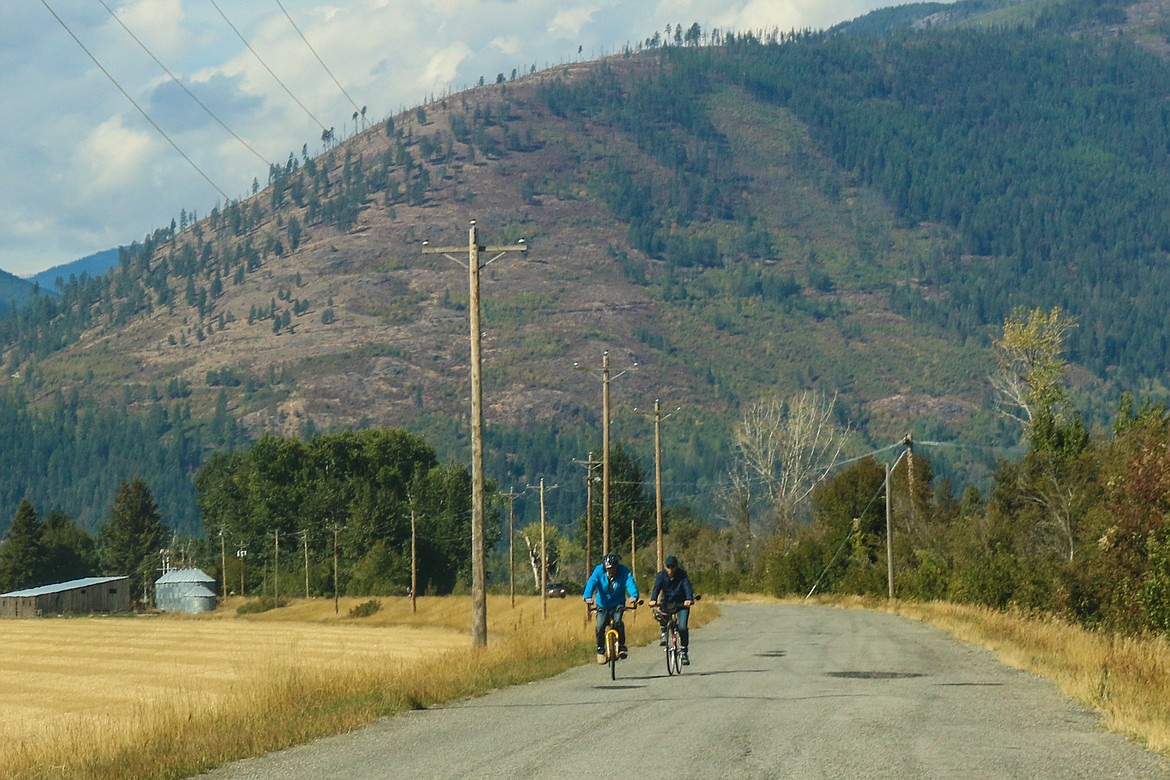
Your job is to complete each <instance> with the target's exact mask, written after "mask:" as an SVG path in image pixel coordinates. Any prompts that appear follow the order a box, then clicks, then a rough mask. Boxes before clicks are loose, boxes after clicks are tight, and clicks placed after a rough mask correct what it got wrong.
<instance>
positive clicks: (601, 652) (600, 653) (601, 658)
mask: <svg viewBox="0 0 1170 780" xmlns="http://www.w3.org/2000/svg"><path fill="white" fill-rule="evenodd" d="M597 663H599V664H603V663H605V648H604V647H599V648H597Z"/></svg>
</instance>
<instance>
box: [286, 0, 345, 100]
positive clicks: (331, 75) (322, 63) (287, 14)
mask: <svg viewBox="0 0 1170 780" xmlns="http://www.w3.org/2000/svg"><path fill="white" fill-rule="evenodd" d="M276 4H277V5H278V6H280V10H281V11H284V16H285V18H286V19H288V23H289V24H291V25H292V28H293V29H294V30H296V31H297V35H299V36H301V40H302V41H304V42H305V46H308V47H309V51H311V52H313V56H314V57H316V58H317V62H319V63H321V67H322V68H324V69H325V72H326V73H328V74H329V78H331V79H333V83H334V84H336V85H337V88H338V89H340V90H341V94H343V95H345V98H346V100H348V101H349V104H350V105H351V106H353V110H354V111H357V112H359V113H361V115H362V119H363V120H364V119H365V111H364V110H363V109H360V108H358V104H357V103H356V102H355V101H354V99H353V98H351V97H350V96H349V93H348V92H346V91H345V87H343V86H341V82H340V81H338V80H337V77H336V76H334V75H333V71H331V70H329V66H328V65H326V64H325V61H324V60H323V59H321V55H320V54H318V53H317V50H316V49H314V48H313V44H311V43H309V39H308V38H306V37H305V34H304V33H303V32H301V28H300V27H297V23H296V22H294V21H293V18H292V16H290V15H289V13H288V11H287V10H286V9H285V7H284V3H282V2H280V0H276Z"/></svg>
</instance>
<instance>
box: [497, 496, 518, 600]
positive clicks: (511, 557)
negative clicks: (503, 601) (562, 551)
mask: <svg viewBox="0 0 1170 780" xmlns="http://www.w3.org/2000/svg"><path fill="white" fill-rule="evenodd" d="M501 495H503V496H504V497H506V498H507V499H508V593H509V594H510V595H511V597H512V608H513V609H515V608H516V556H515V554H514V553H513V552H512V550H513V538H514V537H515V535H516V496H518V495H520V493H517V492H516V489H515V488H508V492H507V493H501Z"/></svg>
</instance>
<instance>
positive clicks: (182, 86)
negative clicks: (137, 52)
mask: <svg viewBox="0 0 1170 780" xmlns="http://www.w3.org/2000/svg"><path fill="white" fill-rule="evenodd" d="M98 2H100V3H101V4H102V7H103V8H105V9H106V11H108V12H109V14H110V16H112V17H114V21H116V22H117V23H118V24H120V25H121V26H122V29H123V30H125V31H126V34H127V35H129V36H130V37H131V38H133V39H134V42H135V43H137V44H138V45H139V46H141V47H142V50H143V51H144V52H146V53H147V54H149V55H150V58H151V59H152V60H154V61H155V63H156V64H157V65H158V66H159V67H160V68H162V69H163V70H164V71H166V74H167V75H168V76H170V77H171V80H172V81H174V82H175V83H176V84H178V85H179V88H180V89H182V90H183V91H184V92H186V93H187V95H188V96H189V97H190V98H191V99H192V100H194V101H195V102H196V103H198V104H199V107H200V108H202V109H203V110H204V111H206V112H207V115H208V116H209V117H211V118H212V119H214V120H215V121H216V122H218V123H219V126H220V127H222V128H223V129H224V130H227V131H228V132H229V133H231V136H232V138H235V139H236V140H237V141H239V142H240V143H241V144H243V145H244V146H245V147H246V148H247V150H248V151H249V152H251V153H252V154H254V155H256V157H257V158H258V159H259V160H260V162H262V163H264V164H265V165H267V166H268V167H269V168H272V163H271V162H269V161H268V159H266V158H265V157H264V155H262V154H260V153H259V152H258V151H256V150H255V149H253V148H252V147H251V146H250V145H249V144H248V142H247V141H245V140H244V139H243V138H240V137H239V136H238V135H236V133H235V131H234V130H232V129H231V128H230V127H228V126H227V125H226V124H224V122H223V120H221V119H220V118H219V117H218V116H216V115H215V112H213V111H212V110H211V109H210V108H208V107H207V106H206V105H204V103H203V101H202V100H200V99H199V98H197V97H195V93H193V92H192V91H191V90H189V89H188V88H187V85H186V84H184V83H183V82H182V81H180V80H179V77H178V76H176V75H175V74H174V73H172V72H171V70H170V68H168V67H167V66H166V65H164V64H163V63H162V62H161V61H160V60H159V58H158V57H156V56H154V52H152V51H151V50H150V49H149V48H147V46H146V44H145V43H143V42H142V41H141V40H140V39H139V38H138V36H137V35H135V34H134V32H133V31H132V30H131V29H130V28H129V27H127V26H126V23H125V22H123V21H122V20H121V19H120V18H118V15H117V14H116V13H114V10H113V9H112V8H110V6H109V5H107V4H106V0H98Z"/></svg>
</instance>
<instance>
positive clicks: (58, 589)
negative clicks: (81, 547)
mask: <svg viewBox="0 0 1170 780" xmlns="http://www.w3.org/2000/svg"><path fill="white" fill-rule="evenodd" d="M124 579H127V578H126V577H83V578H81V579H79V580H69V582H58V583H57V584H55V585H42V586H40V587H39V588H25V589H24V590H14V591H12V592H11V593H0V598H5V597H6V596H17V597H25V596H47V595H49V594H50V593H62V592H64V591H67V590H79V589H81V588H92V587H93V586H95V585H104V584H105V583H107V582H116V581H117V580H124Z"/></svg>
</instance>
